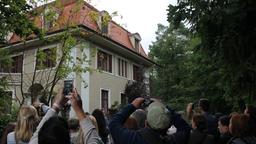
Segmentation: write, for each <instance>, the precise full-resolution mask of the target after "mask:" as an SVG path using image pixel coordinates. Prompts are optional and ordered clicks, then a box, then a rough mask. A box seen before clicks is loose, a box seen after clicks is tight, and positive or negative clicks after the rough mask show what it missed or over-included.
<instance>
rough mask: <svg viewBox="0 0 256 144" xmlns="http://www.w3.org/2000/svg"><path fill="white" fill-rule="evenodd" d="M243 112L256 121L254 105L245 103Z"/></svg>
mask: <svg viewBox="0 0 256 144" xmlns="http://www.w3.org/2000/svg"><path fill="white" fill-rule="evenodd" d="M244 114H246V115H248V116H249V117H250V118H251V119H253V120H254V121H255V122H256V107H255V106H253V105H246V109H245V110H244Z"/></svg>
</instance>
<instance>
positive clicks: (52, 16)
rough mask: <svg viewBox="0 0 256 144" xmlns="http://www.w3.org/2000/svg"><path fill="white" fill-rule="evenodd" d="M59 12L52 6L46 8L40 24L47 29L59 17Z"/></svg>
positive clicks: (54, 23)
mask: <svg viewBox="0 0 256 144" xmlns="http://www.w3.org/2000/svg"><path fill="white" fill-rule="evenodd" d="M59 15H60V14H59V13H58V12H57V10H55V9H54V8H52V7H49V8H46V9H45V11H44V13H43V15H42V22H43V24H42V26H43V28H44V29H46V30H49V29H51V28H52V27H54V26H55V25H56V21H57V19H58V18H59Z"/></svg>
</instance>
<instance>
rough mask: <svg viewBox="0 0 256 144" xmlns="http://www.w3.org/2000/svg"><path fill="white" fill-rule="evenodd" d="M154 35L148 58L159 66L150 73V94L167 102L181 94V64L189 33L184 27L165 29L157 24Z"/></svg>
mask: <svg viewBox="0 0 256 144" xmlns="http://www.w3.org/2000/svg"><path fill="white" fill-rule="evenodd" d="M156 34H157V37H156V42H153V45H152V46H150V53H149V57H150V58H151V59H152V60H153V61H154V62H156V63H157V64H159V65H160V66H157V67H155V68H154V69H153V71H152V72H151V86H152V87H153V88H151V93H152V95H155V96H160V97H161V98H162V99H164V100H165V101H168V100H170V99H173V98H176V97H179V96H181V95H182V94H183V91H180V90H181V89H182V88H181V85H182V81H181V80H182V79H184V77H185V73H186V71H185V68H184V65H183V63H184V61H185V59H186V48H187V43H188V38H189V37H188V36H189V33H188V30H187V29H186V28H185V27H184V25H181V27H180V28H179V29H177V30H175V29H174V28H173V26H172V25H170V26H169V27H165V26H163V25H160V24H159V25H158V31H157V32H156Z"/></svg>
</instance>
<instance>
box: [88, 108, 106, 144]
mask: <svg viewBox="0 0 256 144" xmlns="http://www.w3.org/2000/svg"><path fill="white" fill-rule="evenodd" d="M92 115H93V116H94V117H95V119H96V121H97V124H98V128H99V135H100V137H101V139H102V141H103V142H104V143H106V142H107V140H108V138H107V137H108V133H109V132H108V129H107V125H106V120H105V116H104V114H103V112H102V111H101V110H99V109H95V110H94V111H93V112H92Z"/></svg>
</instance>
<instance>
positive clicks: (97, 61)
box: [96, 49, 115, 74]
mask: <svg viewBox="0 0 256 144" xmlns="http://www.w3.org/2000/svg"><path fill="white" fill-rule="evenodd" d="M99 51H100V52H103V53H105V54H107V56H111V60H109V59H108V58H107V62H111V64H107V69H108V70H110V71H108V70H104V69H101V68H99V59H98V57H99V56H98V53H99ZM114 58H115V57H114V55H113V54H111V53H110V52H107V51H105V50H102V49H97V56H96V68H97V69H98V70H101V71H104V72H107V73H110V74H113V73H114V70H113V68H114ZM108 66H111V67H108Z"/></svg>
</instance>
